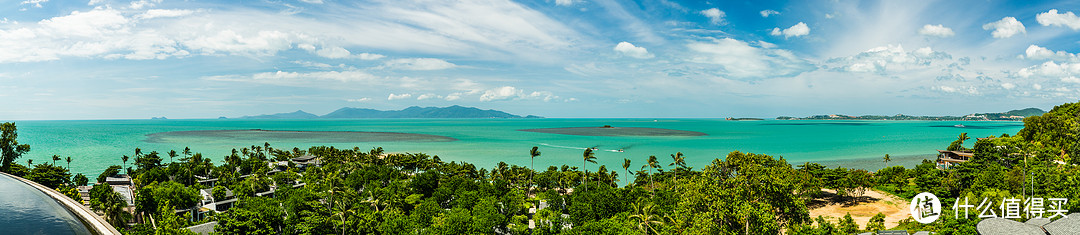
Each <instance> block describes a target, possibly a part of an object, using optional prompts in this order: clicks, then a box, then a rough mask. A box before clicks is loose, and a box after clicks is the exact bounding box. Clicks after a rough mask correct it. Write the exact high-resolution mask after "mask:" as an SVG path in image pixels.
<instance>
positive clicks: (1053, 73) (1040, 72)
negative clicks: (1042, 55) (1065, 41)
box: [1016, 61, 1080, 78]
mask: <svg viewBox="0 0 1080 235" xmlns="http://www.w3.org/2000/svg"><path fill="white" fill-rule="evenodd" d="M1016 73H1017V75H1020V77H1023V78H1029V77H1053V78H1060V77H1068V76H1080V63H1061V64H1058V63H1054V61H1047V62H1044V63H1042V64H1040V65H1034V66H1031V67H1027V68H1023V69H1020V70H1019V71H1017V72H1016Z"/></svg>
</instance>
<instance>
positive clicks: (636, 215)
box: [630, 202, 664, 234]
mask: <svg viewBox="0 0 1080 235" xmlns="http://www.w3.org/2000/svg"><path fill="white" fill-rule="evenodd" d="M643 204H644V205H643ZM632 207H633V210H632V212H631V213H632V214H630V219H631V220H634V222H636V227H637V229H638V230H640V231H641V232H642V233H645V234H656V233H658V232H657V231H656V226H659V225H663V224H664V220H663V219H662V217H660V216H659V215H656V210H655V208H654V207H653V204H651V203H646V202H637V203H633V204H632Z"/></svg>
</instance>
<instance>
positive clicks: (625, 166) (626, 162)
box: [622, 158, 632, 187]
mask: <svg viewBox="0 0 1080 235" xmlns="http://www.w3.org/2000/svg"><path fill="white" fill-rule="evenodd" d="M622 169H623V170H625V171H626V187H630V175H631V174H632V173H630V159H627V158H623V163H622Z"/></svg>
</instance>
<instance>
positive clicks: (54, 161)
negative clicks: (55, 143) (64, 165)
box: [52, 155, 60, 166]
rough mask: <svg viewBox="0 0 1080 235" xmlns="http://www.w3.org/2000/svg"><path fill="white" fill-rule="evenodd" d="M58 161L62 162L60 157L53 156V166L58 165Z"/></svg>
mask: <svg viewBox="0 0 1080 235" xmlns="http://www.w3.org/2000/svg"><path fill="white" fill-rule="evenodd" d="M56 161H60V155H52V164H53V166H55V165H56Z"/></svg>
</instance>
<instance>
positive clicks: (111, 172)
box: [97, 165, 123, 183]
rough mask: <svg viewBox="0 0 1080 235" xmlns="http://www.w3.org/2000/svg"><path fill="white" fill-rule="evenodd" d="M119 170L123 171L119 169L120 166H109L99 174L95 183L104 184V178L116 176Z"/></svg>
mask: <svg viewBox="0 0 1080 235" xmlns="http://www.w3.org/2000/svg"><path fill="white" fill-rule="evenodd" d="M121 169H123V168H121V167H120V166H117V165H112V166H109V168H106V169H105V171H103V172H101V174H100V175H98V177H97V182H98V183H105V178H106V177H113V176H116V174H120V170H121Z"/></svg>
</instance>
